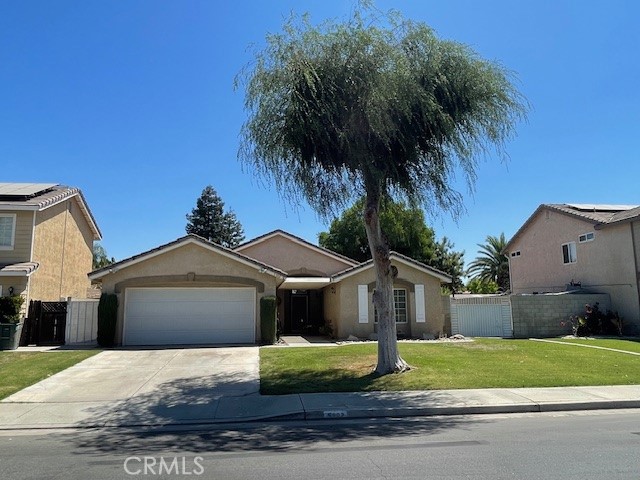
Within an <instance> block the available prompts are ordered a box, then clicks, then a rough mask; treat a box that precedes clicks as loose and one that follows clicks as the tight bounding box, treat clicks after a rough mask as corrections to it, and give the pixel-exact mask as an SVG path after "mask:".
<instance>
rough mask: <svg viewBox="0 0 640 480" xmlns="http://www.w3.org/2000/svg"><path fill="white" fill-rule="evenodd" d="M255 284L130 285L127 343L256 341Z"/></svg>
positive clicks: (125, 328)
mask: <svg viewBox="0 0 640 480" xmlns="http://www.w3.org/2000/svg"><path fill="white" fill-rule="evenodd" d="M255 305H256V291H255V289H254V288H129V289H127V290H126V298H125V313H124V315H125V319H124V342H123V343H124V345H185V344H208V343H255V317H256V314H255Z"/></svg>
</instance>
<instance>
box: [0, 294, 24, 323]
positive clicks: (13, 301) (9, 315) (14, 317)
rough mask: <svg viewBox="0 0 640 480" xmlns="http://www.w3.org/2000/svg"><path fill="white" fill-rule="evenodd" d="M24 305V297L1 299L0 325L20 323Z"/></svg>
mask: <svg viewBox="0 0 640 480" xmlns="http://www.w3.org/2000/svg"><path fill="white" fill-rule="evenodd" d="M23 304H24V297H23V296H22V295H10V296H8V297H0V323H18V322H20V311H21V310H22V305H23Z"/></svg>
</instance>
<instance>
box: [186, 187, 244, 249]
mask: <svg viewBox="0 0 640 480" xmlns="http://www.w3.org/2000/svg"><path fill="white" fill-rule="evenodd" d="M186 230H187V233H193V234H196V235H199V236H201V237H203V238H206V239H207V240H209V241H210V242H213V243H217V244H218V245H222V246H223V247H227V248H234V247H236V246H238V245H239V244H240V243H241V242H242V241H243V240H244V229H243V228H242V225H241V224H240V222H239V221H238V219H237V218H236V214H235V213H234V212H233V211H231V210H230V211H227V212H225V210H224V202H223V201H222V198H220V196H219V195H218V193H217V192H216V191H215V189H214V188H213V187H212V186H211V185H207V186H206V187H205V189H204V190H202V194H201V195H200V197H199V198H198V200H197V201H196V206H195V208H194V209H193V210H191V213H189V214H187V227H186Z"/></svg>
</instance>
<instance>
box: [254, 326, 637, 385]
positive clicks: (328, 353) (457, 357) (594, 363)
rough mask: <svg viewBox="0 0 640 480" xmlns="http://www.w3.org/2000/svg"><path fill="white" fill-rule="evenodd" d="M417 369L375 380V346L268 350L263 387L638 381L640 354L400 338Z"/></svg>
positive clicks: (519, 342)
mask: <svg viewBox="0 0 640 480" xmlns="http://www.w3.org/2000/svg"><path fill="white" fill-rule="evenodd" d="M399 348H400V353H401V355H402V357H403V358H404V359H405V360H406V361H407V362H408V363H409V365H411V366H412V367H413V368H412V370H411V371H409V372H406V373H403V374H401V375H385V376H383V377H377V376H375V375H373V374H372V373H371V372H372V370H373V368H374V367H375V364H376V355H377V354H376V349H377V345H376V344H375V343H362V344H351V345H344V346H340V347H316V348H314V347H305V348H263V349H261V350H260V387H261V392H262V393H263V394H267V395H280V394H287V393H307V392H358V391H370V390H436V389H455V388H498V387H503V388H507V387H553V386H571V385H632V384H640V357H637V356H633V355H627V354H624V353H616V352H610V351H606V350H599V349H593V348H581V347H575V346H572V345H560V344H553V343H543V342H534V341H530V340H497V339H477V340H476V341H474V342H469V343H409V342H406V343H405V342H400V343H399Z"/></svg>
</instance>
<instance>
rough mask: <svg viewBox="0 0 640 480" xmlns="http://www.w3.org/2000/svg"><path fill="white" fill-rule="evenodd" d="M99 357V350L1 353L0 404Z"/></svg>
mask: <svg viewBox="0 0 640 480" xmlns="http://www.w3.org/2000/svg"><path fill="white" fill-rule="evenodd" d="M97 353H100V351H99V350H97V349H95V350H74V351H65V350H56V351H54V352H21V351H17V352H16V351H14V352H0V400H2V399H3V398H6V397H8V396H9V395H12V394H14V393H16V392H19V391H20V390H22V389H23V388H26V387H28V386H29V385H33V384H34V383H38V382H39V381H41V380H44V379H45V378H49V377H50V376H52V375H55V374H56V373H58V372H60V371H62V370H64V369H66V368H69V367H71V366H72V365H75V364H76V363H78V362H81V361H83V360H85V359H87V358H89V357H91V356H93V355H95V354H97ZM5 475H6V474H5ZM5 475H3V478H6V476H5Z"/></svg>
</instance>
